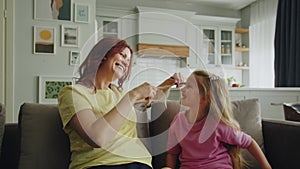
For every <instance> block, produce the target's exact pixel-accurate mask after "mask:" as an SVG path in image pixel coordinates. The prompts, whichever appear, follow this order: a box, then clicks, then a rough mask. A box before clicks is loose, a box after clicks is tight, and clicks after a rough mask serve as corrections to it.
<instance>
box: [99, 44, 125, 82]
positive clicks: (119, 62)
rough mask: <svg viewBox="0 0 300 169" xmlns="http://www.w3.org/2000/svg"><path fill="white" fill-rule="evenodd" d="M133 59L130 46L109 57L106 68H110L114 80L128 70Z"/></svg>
mask: <svg viewBox="0 0 300 169" xmlns="http://www.w3.org/2000/svg"><path fill="white" fill-rule="evenodd" d="M130 61H131V52H130V50H129V49H128V48H124V49H123V50H122V51H121V52H120V53H116V54H115V55H114V56H112V57H109V58H107V61H106V62H105V66H104V67H105V69H108V70H110V71H109V72H110V73H111V75H112V78H113V80H116V79H120V78H121V77H123V76H124V75H125V74H126V72H127V71H128V68H129V65H130Z"/></svg>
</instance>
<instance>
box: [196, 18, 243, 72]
mask: <svg viewBox="0 0 300 169" xmlns="http://www.w3.org/2000/svg"><path fill="white" fill-rule="evenodd" d="M192 20H193V22H194V24H195V25H197V26H198V28H199V29H200V34H199V36H198V39H199V48H200V49H199V51H200V52H201V51H202V52H201V53H203V54H202V55H203V58H206V59H204V60H205V61H206V63H207V65H208V66H220V65H222V66H224V67H233V66H234V65H235V58H234V44H235V40H234V38H235V36H234V29H235V24H236V23H237V21H238V20H239V18H225V17H215V16H201V15H196V16H194V17H193V18H192Z"/></svg>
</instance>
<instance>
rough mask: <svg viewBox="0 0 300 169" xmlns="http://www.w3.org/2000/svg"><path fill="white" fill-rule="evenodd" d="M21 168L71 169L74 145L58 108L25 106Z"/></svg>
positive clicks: (21, 123) (21, 120)
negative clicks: (64, 127)
mask: <svg viewBox="0 0 300 169" xmlns="http://www.w3.org/2000/svg"><path fill="white" fill-rule="evenodd" d="M19 129H20V132H21V135H20V139H21V141H20V144H21V150H20V161H19V169H41V168H42V169H54V168H55V169H67V168H68V166H69V161H70V149H69V147H70V143H69V138H68V136H67V135H66V134H65V133H64V131H63V129H62V122H61V120H60V116H59V112H58V108H57V105H47V104H36V103H24V104H23V105H22V106H21V107H20V112H19Z"/></svg>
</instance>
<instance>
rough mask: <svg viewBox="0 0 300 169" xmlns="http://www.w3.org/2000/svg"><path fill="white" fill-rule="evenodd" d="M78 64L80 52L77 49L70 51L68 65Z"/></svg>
mask: <svg viewBox="0 0 300 169" xmlns="http://www.w3.org/2000/svg"><path fill="white" fill-rule="evenodd" d="M79 64H80V52H79V51H70V56H69V65H71V66H76V65H79Z"/></svg>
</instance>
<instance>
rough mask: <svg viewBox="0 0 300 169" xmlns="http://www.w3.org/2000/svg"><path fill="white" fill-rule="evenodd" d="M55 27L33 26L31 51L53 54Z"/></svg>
mask: <svg viewBox="0 0 300 169" xmlns="http://www.w3.org/2000/svg"><path fill="white" fill-rule="evenodd" d="M55 40H56V38H55V28H54V27H46V26H33V53H34V54H48V55H54V54H55V51H56V43H55Z"/></svg>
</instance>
